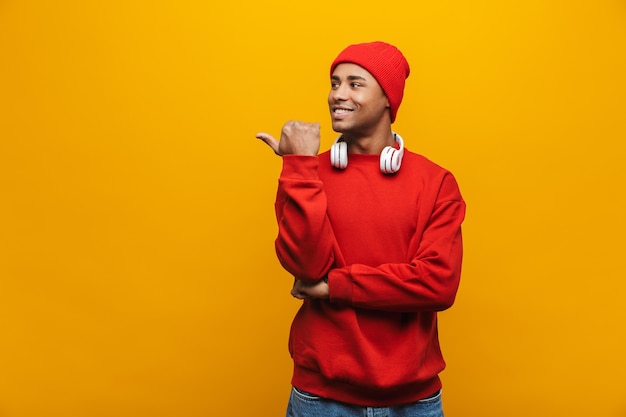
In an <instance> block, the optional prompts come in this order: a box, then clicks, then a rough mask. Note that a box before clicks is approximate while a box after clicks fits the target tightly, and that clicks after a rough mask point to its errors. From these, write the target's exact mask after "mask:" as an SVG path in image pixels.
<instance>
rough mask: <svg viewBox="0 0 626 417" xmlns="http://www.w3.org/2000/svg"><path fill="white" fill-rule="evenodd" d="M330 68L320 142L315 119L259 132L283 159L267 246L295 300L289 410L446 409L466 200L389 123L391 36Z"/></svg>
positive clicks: (398, 63) (321, 416)
mask: <svg viewBox="0 0 626 417" xmlns="http://www.w3.org/2000/svg"><path fill="white" fill-rule="evenodd" d="M330 73H331V77H330V84H331V88H330V93H329V95H328V106H329V109H330V116H331V120H332V127H333V130H335V131H336V132H339V133H340V134H341V136H340V137H339V138H338V139H337V141H336V142H335V144H333V146H332V147H331V149H330V150H329V151H327V152H324V153H321V154H319V155H318V151H319V147H320V138H319V136H320V134H319V125H318V124H315V123H303V122H293V121H290V122H287V123H286V124H285V125H284V126H283V129H282V132H281V136H280V141H278V140H276V139H274V138H273V137H272V136H271V135H269V134H267V133H259V134H257V138H259V139H261V140H263V141H264V142H265V143H267V144H268V145H269V146H270V147H271V148H272V149H273V150H274V152H275V153H276V154H278V155H280V156H282V159H283V169H282V172H281V175H280V178H279V185H278V192H277V196H276V204H275V209H276V217H277V220H278V237H277V238H276V252H277V255H278V259H279V260H280V262H281V264H282V265H283V267H284V268H285V269H286V270H287V271H289V272H290V273H291V274H292V275H293V276H294V277H295V281H294V285H293V289H292V290H291V294H292V295H293V296H294V297H296V298H298V299H301V300H303V303H302V306H301V308H300V310H299V311H298V313H297V315H296V317H295V318H294V320H293V324H292V328H291V334H290V338H289V351H290V353H291V356H292V357H293V360H294V373H293V378H292V385H293V389H292V393H291V397H290V400H289V405H288V411H287V416H289V417H309V416H311V417H313V416H315V417H326V416H328V417H331V416H333V417H335V416H337V417H338V416H341V417H350V416H359V417H360V416H366V415H367V416H370V415H374V416H388V417H393V416H420V417H422V416H428V417H435V416H442V415H443V412H442V404H441V381H440V379H439V376H438V374H439V372H441V371H442V370H443V369H444V366H445V363H444V360H443V358H442V354H441V350H440V348H439V340H438V335H437V312H438V311H441V310H445V309H447V308H449V307H450V306H451V305H452V304H453V302H454V299H455V296H456V292H457V288H458V285H459V278H460V273H461V258H462V242H461V223H462V222H463V218H464V216H465V203H464V201H463V199H462V197H461V194H460V192H459V189H458V186H457V183H456V181H455V179H454V177H453V176H452V174H451V173H450V172H449V171H447V170H445V169H443V168H441V167H439V166H438V165H436V164H434V163H433V162H430V161H429V160H427V159H426V158H424V157H423V156H420V155H418V154H415V153H413V152H410V151H409V150H407V149H406V148H405V147H404V143H403V140H402V138H401V137H400V135H398V134H396V133H394V132H393V131H392V130H391V124H392V123H393V122H394V120H395V118H396V114H397V112H398V107H399V106H400V103H401V101H402V96H403V93H404V84H405V80H406V78H407V77H408V75H409V65H408V63H407V61H406V59H405V58H404V56H403V55H402V53H401V52H400V51H399V50H398V49H397V48H396V47H394V46H392V45H389V44H387V43H384V42H371V43H363V44H355V45H350V46H348V47H347V48H346V49H344V50H343V51H342V52H341V53H340V54H339V55H338V56H337V58H336V59H335V60H334V61H333V63H332V65H331V67H330Z"/></svg>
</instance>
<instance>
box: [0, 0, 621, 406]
mask: <svg viewBox="0 0 626 417" xmlns="http://www.w3.org/2000/svg"><path fill="white" fill-rule="evenodd" d="M213 3H216V2H210V1H208V2H205V1H171V2H168V1H147V0H143V1H119V0H116V1H103V2H95V1H93V2H88V1H55V2H53V1H50V2H44V1H39V2H37V1H35V2H27V1H17V0H4V1H2V2H0V416H2V417H22V416H24V417H25V416H44V415H45V416H56V415H58V416H65V417H74V416H88V417H91V416H94V417H95V416H118V417H124V416H132V417H138V416H146V417H147V416H150V417H158V416H186V417H194V416H208V415H216V416H251V415H264V416H280V415H283V414H284V408H285V404H286V400H287V394H288V389H289V377H290V366H291V363H290V360H289V358H288V354H287V350H286V340H287V332H288V328H289V324H290V320H291V317H292V315H293V314H294V312H295V310H296V308H297V305H298V303H297V302H296V301H294V300H293V299H292V298H291V297H289V295H288V290H289V288H290V283H291V282H290V277H289V276H288V275H286V274H285V273H284V272H283V271H282V270H281V268H280V266H279V265H278V262H277V261H276V259H275V256H274V252H273V239H274V235H275V233H276V228H275V222H274V218H273V207H272V204H273V197H274V193H275V187H276V178H277V176H278V173H279V170H280V160H279V159H278V158H276V157H274V156H273V155H272V154H271V152H270V150H269V149H268V148H266V147H265V146H264V145H263V144H261V143H260V142H258V141H256V140H255V139H254V134H255V133H256V132H257V131H259V130H267V131H270V132H272V133H275V134H278V132H279V129H280V126H281V125H282V123H283V122H284V121H286V120H287V119H290V118H294V119H306V120H311V121H313V120H317V121H320V122H322V125H323V129H322V133H323V146H322V147H323V148H327V147H328V145H329V143H330V142H331V141H332V140H333V139H334V134H333V132H332V131H331V130H330V127H329V123H328V116H327V111H326V107H325V106H326V105H325V99H326V93H327V88H328V80H327V76H328V73H327V71H328V65H329V63H330V61H331V60H332V59H333V58H334V56H335V55H336V54H337V53H338V52H339V50H340V49H341V48H342V47H343V46H345V45H346V44H348V43H353V42H362V41H369V40H376V39H382V40H386V41H388V42H391V43H395V44H397V45H398V46H399V47H400V48H401V49H402V51H403V52H404V53H405V55H406V56H407V58H408V59H409V61H410V63H411V65H412V70H413V71H412V74H411V77H410V78H409V80H408V84H407V90H406V98H405V102H404V104H403V106H402V107H401V108H400V112H399V115H398V122H397V123H396V124H395V125H394V126H395V129H396V130H397V131H398V132H400V133H401V134H402V135H403V137H404V138H405V140H406V142H407V145H408V147H409V148H411V149H412V150H414V151H417V152H420V153H423V154H425V155H427V156H429V157H430V158H431V159H434V160H435V161H437V162H439V163H440V164H442V165H444V166H446V167H448V168H450V169H451V170H452V171H453V172H454V173H455V174H456V176H457V178H458V180H459V183H460V185H461V187H462V191H463V194H464V196H465V198H466V200H467V203H468V208H469V210H468V217H467V221H466V223H465V230H464V233H465V239H466V254H467V255H466V261H465V267H464V275H463V283H462V287H461V290H460V293H459V297H458V301H457V304H456V306H455V307H454V308H453V309H452V310H450V311H447V312H445V313H443V314H442V315H441V338H442V343H443V348H444V353H445V355H446V357H447V360H448V365H449V366H448V369H447V370H446V371H445V372H444V373H443V378H444V383H445V387H446V388H445V408H446V412H447V415H448V416H494V417H495V416H498V417H499V416H509V417H512V416H531V415H532V416H559V415H567V416H587V415H593V416H611V417H623V416H626V388H625V386H626V385H625V383H624V375H626V359H625V355H624V352H626V340H625V339H626V336H625V331H624V330H625V322H626V311H625V310H626V309H625V307H624V298H625V295H626V266H625V263H624V255H623V253H624V249H625V245H624V236H625V233H626V221H625V220H624V218H625V213H626V198H625V197H624V191H625V188H626V185H625V179H626V174H625V172H624V165H625V162H624V161H625V156H626V155H625V154H626V152H625V149H624V148H625V145H624V141H625V139H626V122H625V121H624V120H625V119H626V118H625V117H624V115H625V114H626V106H625V102H626V81H625V74H626V60H625V56H626V52H625V51H626V5H625V4H624V2H623V1H618V0H614V1H605V0H598V1H548V0H543V1H540V0H531V1H512V2H506V1H495V0H489V1H428V2H419V1H418V2H415V1H409V0H406V1H403V2H399V3H397V4H391V3H390V4H388V5H387V6H386V7H385V8H383V7H382V3H381V2H373V1H372V2H369V1H365V2H356V3H355V2H347V3H346V2H343V3H341V2H339V3H337V2H331V1H324V0H323V1H321V2H320V1H317V2H304V3H298V2H296V3H294V2H293V1H286V0H269V1H265V2H252V1H247V2H243V3H238V2H219V3H220V4H218V5H213ZM385 4H387V3H385Z"/></svg>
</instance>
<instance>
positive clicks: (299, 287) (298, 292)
mask: <svg viewBox="0 0 626 417" xmlns="http://www.w3.org/2000/svg"><path fill="white" fill-rule="evenodd" d="M328 294H329V292H328V281H326V280H323V279H320V280H319V281H317V282H313V283H306V282H302V281H300V280H299V279H297V280H296V281H295V282H294V283H293V288H292V289H291V295H293V296H294V297H296V298H297V299H299V300H303V299H305V298H321V299H324V300H327V299H328Z"/></svg>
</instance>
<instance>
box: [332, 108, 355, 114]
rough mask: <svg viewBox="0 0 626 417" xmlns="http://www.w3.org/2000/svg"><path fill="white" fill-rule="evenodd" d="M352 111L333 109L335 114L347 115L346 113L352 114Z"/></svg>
mask: <svg viewBox="0 0 626 417" xmlns="http://www.w3.org/2000/svg"><path fill="white" fill-rule="evenodd" d="M352 111H353V110H352V109H342V108H335V109H333V113H334V114H346V113H351V112H352Z"/></svg>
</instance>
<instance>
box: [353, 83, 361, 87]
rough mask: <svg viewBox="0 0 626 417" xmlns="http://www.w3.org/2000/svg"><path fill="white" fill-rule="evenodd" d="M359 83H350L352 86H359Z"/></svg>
mask: <svg viewBox="0 0 626 417" xmlns="http://www.w3.org/2000/svg"><path fill="white" fill-rule="evenodd" d="M360 86H361V83H352V87H360Z"/></svg>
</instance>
